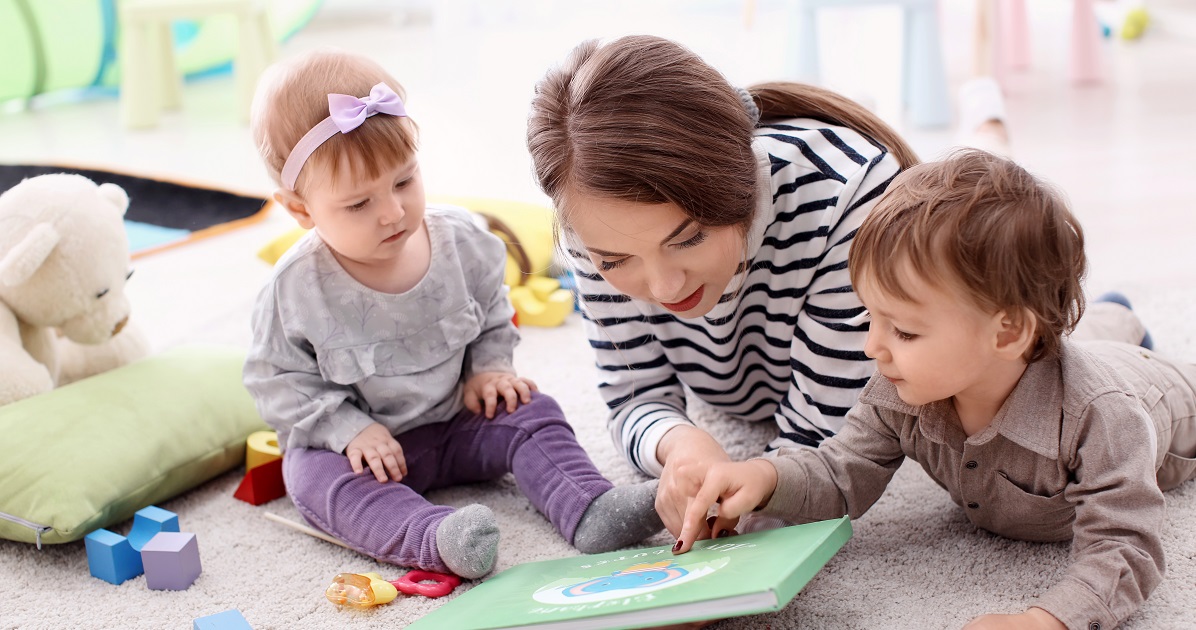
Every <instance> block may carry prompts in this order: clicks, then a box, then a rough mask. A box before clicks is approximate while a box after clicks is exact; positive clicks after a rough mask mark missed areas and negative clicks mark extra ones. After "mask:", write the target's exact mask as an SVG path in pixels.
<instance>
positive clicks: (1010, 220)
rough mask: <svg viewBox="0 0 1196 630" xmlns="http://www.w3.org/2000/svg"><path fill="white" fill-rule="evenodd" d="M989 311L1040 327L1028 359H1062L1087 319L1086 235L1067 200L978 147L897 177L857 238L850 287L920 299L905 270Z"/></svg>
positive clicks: (1012, 165)
mask: <svg viewBox="0 0 1196 630" xmlns="http://www.w3.org/2000/svg"><path fill="white" fill-rule="evenodd" d="M903 262H908V264H909V265H910V268H911V269H912V270H913V272H914V273H915V274H917V276H918V277H920V278H924V279H926V281H927V282H929V283H930V284H931V285H933V286H936V287H939V288H942V289H950V290H954V291H956V292H958V293H959V294H960V295H962V296H964V297H965V298H966V299H968V300H970V301H971V302H972V304H974V305H975V306H976V307H977V308H980V309H981V310H983V311H985V312H987V313H998V312H1002V311H1003V312H1005V313H1006V314H1007V315H1008V316H1009V317H1010V319H1011V320H1013V322H1014V323H1015V324H1016V325H1031V326H1033V327H1034V332H1035V335H1036V336H1037V342H1036V343H1035V344H1034V345H1033V346H1031V348H1030V349H1029V350H1028V351H1027V353H1026V356H1025V359H1026V360H1027V361H1035V360H1038V359H1043V358H1052V357H1055V356H1057V355H1058V353H1059V348H1060V345H1061V339H1062V337H1063V335H1064V334H1065V333H1067V332H1069V331H1070V330H1072V329H1073V328H1074V327H1075V325H1076V322H1077V321H1079V319H1080V315H1082V314H1083V312H1084V294H1083V289H1082V287H1081V283H1082V281H1083V278H1084V273H1085V270H1086V268H1087V259H1086V258H1085V256H1084V232H1083V230H1081V229H1080V224H1079V222H1078V221H1076V218H1075V216H1073V215H1072V213H1071V211H1070V210H1069V209H1068V207H1067V202H1066V201H1064V199H1063V196H1062V195H1061V194H1060V193H1059V192H1058V191H1056V190H1055V189H1054V188H1052V187H1051V186H1049V185H1047V184H1046V183H1044V182H1042V181H1041V180H1039V179H1038V178H1036V177H1034V176H1033V175H1031V174H1030V173H1028V172H1027V171H1026V170H1025V169H1023V168H1022V167H1020V166H1018V165H1017V164H1015V163H1014V162H1012V161H1010V160H1007V159H1004V158H1001V157H997V156H995V155H993V154H991V153H986V152H984V151H978V150H974V149H972V150H963V151H957V152H955V153H952V154H951V155H950V156H948V157H947V158H946V159H944V160H942V161H938V162H928V163H926V164H920V165H918V166H915V167H913V168H910V169H908V170H906V171H904V172H903V173H901V174H900V175H898V176H897V177H896V178H895V179H894V180H893V181H892V183H890V184H889V187H888V189H887V190H886V191H885V193H884V195H882V196H881V198H880V199H879V200H878V201H877V202H876V207H875V208H873V209H872V211H871V212H869V213H868V216H867V217H865V218H864V222H863V224H861V225H860V229H859V231H858V232H856V235H855V238H854V239H852V241H851V252H850V255H849V256H848V265H849V269H850V273H851V282H852V284H853V285H857V286H858V284H859V282H860V279H861V277H862V276H864V277H866V278H867V280H868V281H869V282H871V283H874V284H875V286H876V287H877V288H878V289H880V290H881V291H883V292H884V293H886V294H888V295H892V296H894V297H897V298H899V299H903V300H908V301H917V299H918V296H916V295H911V294H910V292H909V291H908V290H907V289H906V288H905V287H904V286H902V282H901V278H902V275H901V272H900V271H901V263H903Z"/></svg>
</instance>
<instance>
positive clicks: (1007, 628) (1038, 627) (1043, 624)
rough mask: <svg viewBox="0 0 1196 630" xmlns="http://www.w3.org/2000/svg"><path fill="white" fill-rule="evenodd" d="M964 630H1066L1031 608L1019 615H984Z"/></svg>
mask: <svg viewBox="0 0 1196 630" xmlns="http://www.w3.org/2000/svg"><path fill="white" fill-rule="evenodd" d="M963 629H964V630H1067V626H1065V625H1063V622H1062V621H1059V620H1058V619H1056V618H1055V616H1054V615H1052V614H1051V613H1049V612H1047V611H1045V610H1043V609H1041V608H1031V609H1029V610H1027V611H1026V612H1024V613H1021V614H1020V615H984V616H983V617H976V618H975V619H973V620H971V621H969V622H968V625H966V626H964V627H963Z"/></svg>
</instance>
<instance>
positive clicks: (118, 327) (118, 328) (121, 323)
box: [112, 317, 129, 337]
mask: <svg viewBox="0 0 1196 630" xmlns="http://www.w3.org/2000/svg"><path fill="white" fill-rule="evenodd" d="M127 323H129V318H128V317H126V318H124V319H122V320H120V321H119V322H116V328H113V329H112V336H113V337H115V336H117V335H119V334H120V331H121V330H122V329H123V328H124V327H125V324H127Z"/></svg>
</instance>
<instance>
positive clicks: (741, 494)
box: [673, 459, 777, 553]
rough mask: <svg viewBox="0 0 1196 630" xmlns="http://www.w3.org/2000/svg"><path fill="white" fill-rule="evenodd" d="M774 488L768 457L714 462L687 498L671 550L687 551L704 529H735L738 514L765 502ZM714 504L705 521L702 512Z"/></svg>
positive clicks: (719, 531)
mask: <svg viewBox="0 0 1196 630" xmlns="http://www.w3.org/2000/svg"><path fill="white" fill-rule="evenodd" d="M776 489H777V469H776V467H775V466H773V465H772V463H770V462H769V461H768V460H764V459H751V460H748V461H746V462H727V463H721V464H714V465H713V466H711V467H710V468H709V469H707V471H706V477H705V478H704V479H703V480H702V484H701V487H700V488H699V489H698V491H697V493H695V495H694V498H693V499H692V500H691V501H690V502H689V508H688V509H687V510H686V511H685V522H684V524H683V525H682V527H681V533H680V534H679V535H678V536H677V544H678V546H677V547H674V548H673V551H674V553H685V552H687V551H689V550H690V548H691V547H693V546H694V542H695V541H697V540H698V539H699V538H700V537H702V535H703V532H704V531H708V533H709V535H713V536H721V535H722V532H729V531H731V530H733V529H735V525H737V524H738V523H739V517H740V516H743V515H744V514H747V513H748V512H751V511H753V510H755V509H756V508H759V507H761V506H763V505H765V504H767V503H768V500H769V499H770V498H771V497H772V493H773V492H775V491H776ZM716 504H717V505H718V513H717V514H716V515H715V518H714V520H713V521H712V522H707V519H706V512H707V511H709V510H710V508H711V506H714V505H716Z"/></svg>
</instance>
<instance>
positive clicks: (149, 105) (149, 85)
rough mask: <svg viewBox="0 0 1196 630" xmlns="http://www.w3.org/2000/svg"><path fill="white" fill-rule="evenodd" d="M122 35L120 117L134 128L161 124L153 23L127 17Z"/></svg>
mask: <svg viewBox="0 0 1196 630" xmlns="http://www.w3.org/2000/svg"><path fill="white" fill-rule="evenodd" d="M123 26H124V28H123V32H122V33H121V38H120V117H121V123H122V124H123V125H124V126H125V127H128V128H130V129H138V128H147V127H153V126H155V125H157V124H158V94H157V92H156V90H155V89H154V74H153V73H154V69H153V57H154V51H153V50H151V49H150V47H149V44H150V40H151V38H150V37H149V36H148V33H147V31H148V30H149V25H147V24H146V23H145V22H143V21H142V20H138V19H125V20H123Z"/></svg>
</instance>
